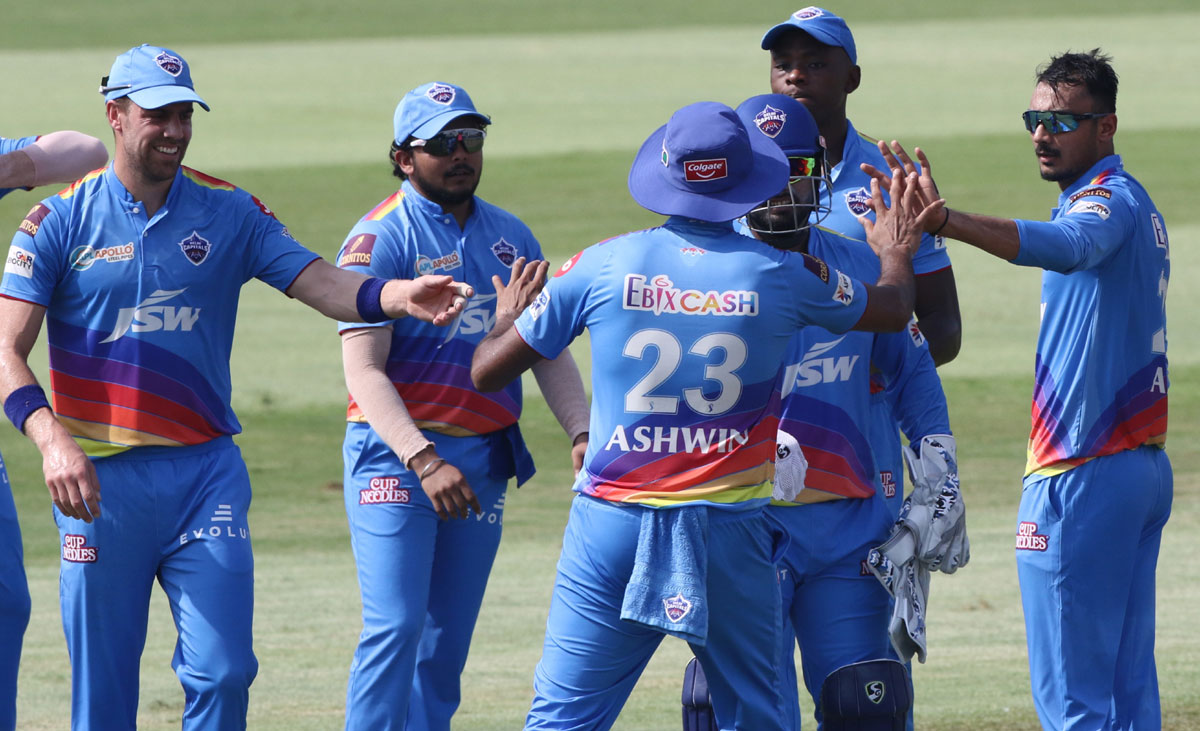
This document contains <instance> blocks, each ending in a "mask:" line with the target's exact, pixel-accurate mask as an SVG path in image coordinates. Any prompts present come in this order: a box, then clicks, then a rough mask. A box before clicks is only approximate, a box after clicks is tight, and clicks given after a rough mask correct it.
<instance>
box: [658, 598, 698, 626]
mask: <svg viewBox="0 0 1200 731" xmlns="http://www.w3.org/2000/svg"><path fill="white" fill-rule="evenodd" d="M663 609H664V610H666V612H667V619H669V620H671V621H672V622H679V621H681V620H682V619H683V618H684V617H686V616H687V615H688V612H690V611H692V603H691V602H689V601H688V600H687V599H684V598H683V594H682V593H679V594H676V595H675V596H673V597H669V598H667V599H663Z"/></svg>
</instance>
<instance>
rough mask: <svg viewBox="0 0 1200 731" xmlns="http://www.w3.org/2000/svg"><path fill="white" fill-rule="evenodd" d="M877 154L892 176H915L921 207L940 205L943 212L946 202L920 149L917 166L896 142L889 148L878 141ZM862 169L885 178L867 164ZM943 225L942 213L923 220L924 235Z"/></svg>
mask: <svg viewBox="0 0 1200 731" xmlns="http://www.w3.org/2000/svg"><path fill="white" fill-rule="evenodd" d="M879 152H880V154H882V155H883V159H884V161H886V162H887V164H888V168H889V169H890V170H891V172H892V173H893V174H895V173H897V172H899V173H901V174H903V175H905V176H906V177H910V176H912V175H916V186H915V191H914V192H915V193H916V195H917V199H918V200H919V201H920V205H921V206H923V207H926V208H928V207H930V206H933V205H935V204H938V203H940V204H941V206H942V210H945V205H946V202H945V200H944V199H943V198H942V196H941V193H939V192H938V187H937V183H935V182H934V180H933V166H932V165H931V164H930V163H929V158H928V157H926V156H925V151H924V150H922V149H921V148H920V147H917V148H915V152H916V153H917V160H918V161H919V162H920V165H917V164H916V163H914V162H913V160H912V158H911V157H909V155H908V153H907V152H905V150H904V147H903V145H901V144H900V143H899V142H897V141H896V140H892V144H891V146H890V147H889V146H888V144H887V143H886V142H884V141H883V140H880V141H879ZM862 169H863V171H864V172H866V173H867V174H869V175H871V176H872V177H873V178H876V179H880V180H882V179H884V178H886V177H887V175H886V174H885V173H883V172H881V171H880V170H878V169H877V168H876V167H875V166H873V165H871V164H869V163H863V165H862ZM944 223H945V214H944V213H942V214H938V215H931V216H929V217H928V218H926V219H925V220H924V226H923V230H924V231H925V232H926V233H933V232H934V231H936V230H938V229H939V228H941V226H942V224H944Z"/></svg>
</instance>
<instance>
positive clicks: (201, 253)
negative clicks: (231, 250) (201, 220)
mask: <svg viewBox="0 0 1200 731" xmlns="http://www.w3.org/2000/svg"><path fill="white" fill-rule="evenodd" d="M179 248H180V250H181V251H183V255H184V256H186V257H187V258H188V261H190V262H191V263H193V264H195V265H196V266H200V265H201V264H202V263H204V260H205V259H207V258H208V252H209V250H210V249H212V244H210V243H208V239H206V238H204V237H203V236H201V235H200V234H198V233H196V232H195V231H192V235H191V236H188V237H187V238H186V239H184V240H183V241H180V242H179Z"/></svg>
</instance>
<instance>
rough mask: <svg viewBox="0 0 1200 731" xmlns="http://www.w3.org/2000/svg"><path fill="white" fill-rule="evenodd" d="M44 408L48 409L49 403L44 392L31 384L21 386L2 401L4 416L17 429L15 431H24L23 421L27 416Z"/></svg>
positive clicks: (39, 387)
mask: <svg viewBox="0 0 1200 731" xmlns="http://www.w3.org/2000/svg"><path fill="white" fill-rule="evenodd" d="M43 406H45V407H46V408H50V402H49V401H47V400H46V392H45V391H43V390H42V387H41V386H39V385H37V384H35V383H31V384H29V385H28V386H21V387H20V388H18V389H17V390H15V391H13V392H12V393H10V394H9V395H8V398H7V399H5V400H4V414H5V416H7V417H8V420H9V421H11V422H12V423H13V426H15V427H17V431H19V432H24V431H25V421H26V420H27V419H28V418H29V415H30V414H32V413H33V412H35V411H37V410H38V409H40V408H42V407H43Z"/></svg>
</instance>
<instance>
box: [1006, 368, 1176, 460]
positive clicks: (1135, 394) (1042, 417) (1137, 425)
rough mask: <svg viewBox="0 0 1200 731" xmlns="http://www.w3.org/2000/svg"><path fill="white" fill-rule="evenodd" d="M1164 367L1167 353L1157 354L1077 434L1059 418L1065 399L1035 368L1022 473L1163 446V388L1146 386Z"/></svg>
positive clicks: (1041, 371)
mask: <svg viewBox="0 0 1200 731" xmlns="http://www.w3.org/2000/svg"><path fill="white" fill-rule="evenodd" d="M1165 368H1166V357H1165V356H1157V357H1155V358H1154V360H1152V361H1151V362H1150V363H1149V364H1148V365H1147V366H1145V367H1144V368H1142V369H1141V370H1139V371H1138V372H1136V373H1135V374H1134V375H1133V376H1132V377H1131V378H1130V379H1129V380H1128V381H1127V382H1126V384H1125V386H1124V387H1122V388H1121V389H1119V390H1118V391H1117V393H1116V395H1115V398H1114V399H1113V402H1112V403H1111V404H1109V406H1108V407H1107V408H1105V409H1104V411H1102V412H1101V413H1100V414H1099V416H1097V418H1096V420H1095V421H1094V422H1093V423H1092V425H1091V427H1090V428H1088V429H1087V432H1086V434H1080V435H1078V436H1077V437H1076V436H1075V435H1073V434H1072V433H1071V428H1070V425H1068V424H1064V423H1063V422H1062V418H1061V417H1062V409H1063V402H1062V400H1061V399H1060V398H1059V397H1058V395H1057V393H1056V389H1055V387H1054V383H1053V382H1052V379H1051V378H1050V376H1049V374H1048V373H1047V372H1046V370H1045V369H1044V368H1042V369H1039V373H1038V379H1037V384H1036V385H1035V387H1034V395H1033V406H1032V409H1031V411H1032V415H1033V429H1032V431H1031V433H1030V436H1029V446H1028V448H1027V450H1026V455H1027V460H1026V464H1025V474H1026V475H1027V476H1028V475H1034V474H1036V475H1045V476H1051V475H1057V474H1061V473H1063V472H1066V471H1067V470H1069V469H1072V468H1073V467H1077V466H1079V465H1081V464H1083V463H1084V462H1087V461H1089V460H1091V459H1095V458H1096V457H1103V456H1106V455H1109V454H1116V453H1117V452H1121V451H1124V450H1127V449H1136V448H1138V447H1140V446H1142V445H1157V446H1162V445H1164V444H1165V443H1166V441H1167V394H1166V388H1165V384H1164V387H1163V388H1162V390H1161V391H1160V390H1158V389H1156V388H1153V387H1151V388H1147V387H1146V385H1147V384H1152V383H1153V378H1154V374H1155V373H1156V372H1160V371H1161V370H1164V369H1165Z"/></svg>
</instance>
